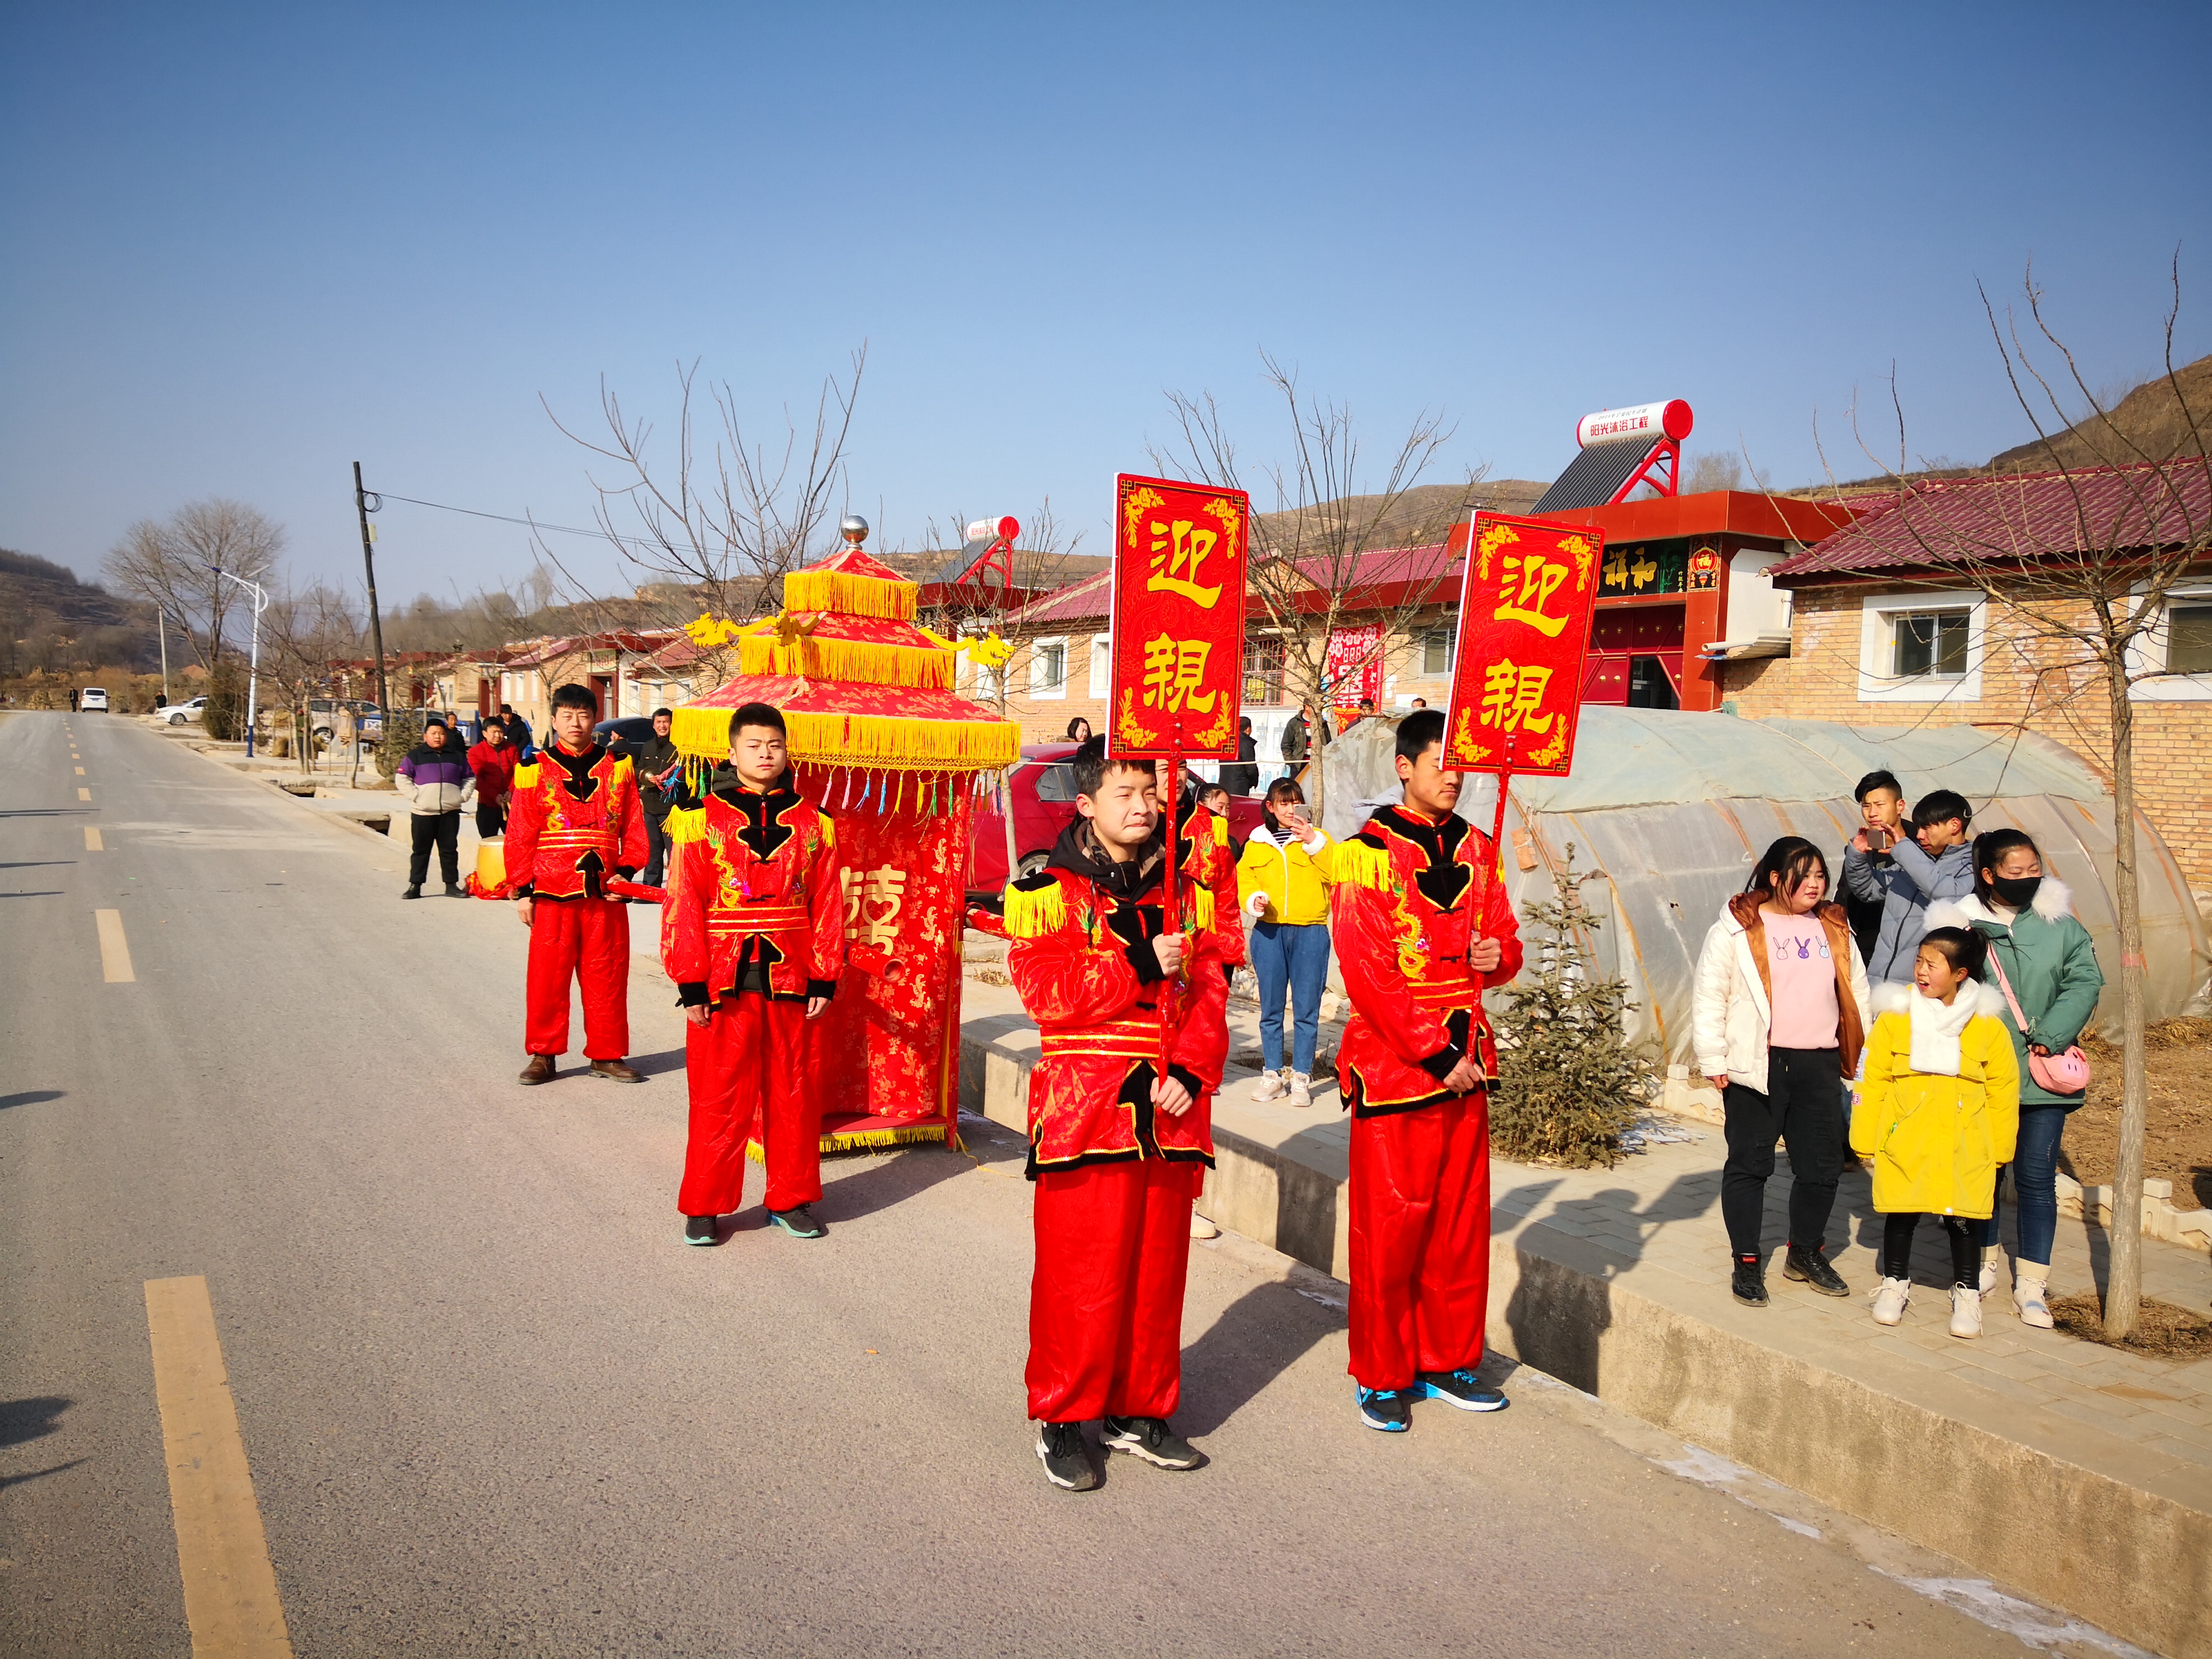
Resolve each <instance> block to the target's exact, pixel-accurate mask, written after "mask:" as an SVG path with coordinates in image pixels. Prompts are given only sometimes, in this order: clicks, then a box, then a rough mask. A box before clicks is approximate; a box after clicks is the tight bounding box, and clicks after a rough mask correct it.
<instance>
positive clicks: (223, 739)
mask: <svg viewBox="0 0 2212 1659" xmlns="http://www.w3.org/2000/svg"><path fill="white" fill-rule="evenodd" d="M200 729H201V730H202V731H203V732H206V733H207V734H208V736H210V737H211V738H214V739H215V740H216V742H217V743H237V742H240V741H241V740H243V739H244V738H245V736H246V670H245V669H244V668H242V667H240V665H239V664H238V662H237V660H236V659H234V658H231V657H217V658H216V662H215V671H214V672H213V673H211V674H210V675H209V676H208V680H207V707H206V708H204V709H203V710H201V711H200Z"/></svg>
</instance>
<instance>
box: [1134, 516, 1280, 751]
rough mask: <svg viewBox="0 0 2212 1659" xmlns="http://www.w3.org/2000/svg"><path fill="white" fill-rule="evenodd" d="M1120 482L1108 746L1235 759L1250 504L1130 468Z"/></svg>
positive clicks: (1240, 709) (1241, 689)
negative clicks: (1138, 474) (1131, 471)
mask: <svg viewBox="0 0 2212 1659" xmlns="http://www.w3.org/2000/svg"><path fill="white" fill-rule="evenodd" d="M1114 482H1115V510H1114V537H1115V540H1114V608H1113V620H1112V623H1111V624H1110V626H1111V627H1112V629H1113V641H1114V646H1113V669H1114V674H1113V688H1112V691H1111V694H1110V697H1109V702H1108V703H1107V708H1108V710H1109V715H1108V719H1107V732H1108V738H1107V744H1108V747H1109V750H1111V751H1112V752H1113V753H1114V754H1115V755H1116V756H1119V757H1125V758H1127V759H1132V760H1143V759H1147V758H1152V759H1157V758H1158V757H1162V756H1164V755H1167V754H1169V753H1170V751H1173V752H1176V753H1180V754H1182V755H1184V756H1186V757H1190V758H1193V759H1200V760H1204V759H1214V760H1235V759H1236V758H1237V716H1238V714H1240V713H1242V712H1243V695H1244V555H1245V546H1246V542H1247V539H1248V536H1249V527H1250V521H1251V517H1252V503H1251V498H1250V497H1249V496H1248V495H1245V493H1244V492H1243V490H1241V489H1208V488H1206V487H1205V486H1203V485H1200V484H1191V483H1176V482H1175V481H1174V480H1173V479H1170V478H1139V477H1133V476H1132V475H1130V474H1128V473H1127V472H1124V473H1122V474H1121V476H1120V477H1117V478H1116V479H1115V481H1114Z"/></svg>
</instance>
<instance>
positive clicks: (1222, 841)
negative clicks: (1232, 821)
mask: <svg viewBox="0 0 2212 1659" xmlns="http://www.w3.org/2000/svg"><path fill="white" fill-rule="evenodd" d="M1213 844H1214V845H1215V846H1216V847H1226V846H1228V845H1229V820H1228V819H1227V818H1225V817H1222V816H1221V814H1220V813H1218V812H1216V813H1215V814H1214V815H1213Z"/></svg>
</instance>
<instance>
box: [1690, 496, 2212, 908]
mask: <svg viewBox="0 0 2212 1659" xmlns="http://www.w3.org/2000/svg"><path fill="white" fill-rule="evenodd" d="M2166 481H2171V482H2170V483H2167V482H2166ZM2161 495H2162V496H2163V498H2164V506H2163V507H2162V508H2161V507H2160V505H2159V500H2160V496H2161ZM2146 503H2148V505H2149V507H2150V509H2151V511H2153V512H2154V513H2156V514H2157V516H2158V520H2159V522H2160V524H2161V525H2163V526H2166V527H2165V528H2164V529H2162V530H2157V531H2153V530H2148V529H2145V528H2144V527H2143V526H2144V523H2145V507H2146ZM2208 516H2212V488H2209V487H2208V479H2207V472H2206V468H2205V465H2204V463H2203V462H2202V461H2197V462H2195V463H2179V464H2176V465H2172V466H2170V467H2168V468H2166V469H2165V471H2164V477H2163V479H2161V477H2160V472H2159V471H2157V470H2156V469H2153V468H2149V467H2130V468H2106V469H2097V470H2094V471H2085V472H2076V473H2075V474H2073V475H2072V477H2071V479H2070V481H2069V477H2067V476H2065V475H2062V474H2057V473H2045V474H2033V475H2009V476H2005V477H1969V478H1950V479H1942V480H1932V481H1928V482H1925V483H1920V484H1917V485H1916V486H1914V489H1913V491H1912V493H1911V495H1910V496H1909V497H1907V498H1906V500H1905V503H1904V504H1903V505H1902V506H1899V504H1898V503H1897V501H1895V499H1894V498H1892V499H1891V500H1890V501H1889V502H1888V504H1887V506H1886V507H1881V508H1880V509H1877V510H1874V511H1870V512H1868V513H1866V514H1865V515H1864V516H1863V517H1861V518H1860V519H1858V520H1857V521H1856V522H1855V523H1853V524H1851V525H1850V526H1848V527H1847V528H1845V529H1844V530H1841V531H1839V532H1837V533H1836V534H1834V535H1832V536H1830V537H1828V538H1826V539H1825V540H1823V541H1821V542H1820V543H1819V544H1816V545H1814V546H1813V547H1811V548H1809V549H1808V550H1805V551H1803V552H1802V553H1798V554H1796V555H1795V556H1792V557H1790V558H1787V559H1784V560H1783V561H1782V562H1779V563H1777V564H1775V565H1774V566H1773V567H1772V568H1771V569H1770V570H1769V571H1768V572H1767V573H1766V574H1767V575H1768V577H1769V579H1770V580H1771V581H1772V582H1773V584H1774V586H1775V587H1776V588H1777V589H1778V590H1779V591H1781V592H1785V593H1787V594H1788V595H1789V596H1790V611H1789V623H1788V627H1789V637H1788V641H1787V643H1786V646H1785V647H1784V648H1782V649H1781V650H1780V651H1779V652H1778V653H1777V654H1772V655H1763V656H1757V657H1748V658H1741V657H1729V656H1726V655H1717V656H1716V657H1715V659H1714V661H1713V667H1714V669H1715V671H1717V673H1718V674H1719V675H1720V676H1721V678H1722V681H1723V696H1724V702H1723V708H1725V709H1727V710H1728V711H1729V712H1730V713H1734V714H1743V715H1746V716H1750V717H1753V718H1762V717H1768V716H1777V715H1779V716H1789V717H1794V718H1800V719H1808V720H1843V721H1847V722H1849V723H1850V724H1852V725H1855V726H1917V725H1920V724H1922V723H1923V722H1926V721H1929V720H1936V721H1939V722H1942V723H1945V724H1952V723H1963V724H1968V725H1973V726H1987V727H1989V728H1990V730H1991V732H1992V734H1993V740H1995V738H1996V734H2000V733H2002V732H2005V731H2008V730H2018V729H2022V728H2025V729H2026V730H2028V731H2032V732H2040V733H2043V734H2044V735H2045V736H2047V737H2050V738H2053V739H2055V740H2056V741H2057V742H2059V743H2063V744H2065V745H2066V746H2067V747H2068V748H2069V749H2072V750H2075V752H2076V753H2078V754H2080V755H2081V757H2083V758H2084V759H2086V760H2087V761H2088V762H2089V763H2091V764H2092V765H2093V766H2095V767H2097V768H2099V769H2100V770H2102V769H2108V768H2109V766H2110V764H2111V759H2110V757H2111V752H2112V751H2111V732H2112V720H2111V703H2110V700H2109V697H2108V696H2107V693H2106V686H2105V681H2104V678H2103V675H2102V672H2101V671H2100V669H2099V668H2098V667H2097V665H2095V664H2094V663H2093V662H2092V661H2090V660H2088V659H2087V653H2085V652H2084V651H2083V649H2082V648H2081V647H2080V646H2079V645H2075V644H2069V642H2067V641H2063V640H2058V639H2051V638H2045V637H2039V635H2038V634H2037V633H2036V631H2035V630H2034V629H2033V628H2032V627H2031V625H2030V624H2029V623H2028V622H2027V619H2026V618H2025V617H2023V616H2022V615H2021V613H2020V612H2019V611H2017V610H2015V609H2013V608H2012V607H2010V606H2008V605H2006V604H2004V603H2003V602H2002V599H1996V600H1993V599H1990V596H1989V595H1988V594H1987V593H1986V592H1984V591H1983V589H1982V588H1981V587H1979V586H1977V585H1975V584H1974V583H1972V581H1969V580H1966V579H1964V578H1963V577H1961V576H1960V575H1959V574H1957V571H1956V568H1955V566H1954V568H1952V569H1950V570H1948V571H1947V570H1946V569H1945V568H1943V564H1942V562H1941V561H1940V560H1938V559H1936V558H1934V557H1932V556H1931V555H1932V554H1935V553H1940V552H1941V551H1942V550H1945V549H1947V548H1956V547H1965V548H1968V549H1971V550H1973V555H1974V556H1976V557H1977V558H1987V559H1989V560H1990V561H1991V562H1993V563H1995V564H1996V567H1997V568H1999V569H2000V570H2002V569H2003V568H2006V567H2007V566H2008V565H2016V566H2018V567H2019V568H2021V585H2022V590H2023V591H2025V589H2026V586H2027V584H2028V583H2029V582H2030V581H2032V580H2033V566H2034V565H2035V564H2036V563H2038V562H2057V561H2063V560H2066V559H2068V558H2069V557H2072V556H2078V555H2080V554H2082V553H2085V552H2087V553H2093V552H2094V551H2095V549H2094V548H2084V546H2083V545H2082V544H2084V543H2085V542H2088V541H2101V542H2103V543H2104V544H2106V547H2107V548H2112V547H2124V546H2125V545H2126V544H2127V538H2129V537H2131V536H2134V535H2138V534H2140V535H2141V536H2142V538H2143V541H2144V543H2145V544H2149V543H2151V542H2156V543H2158V544H2163V545H2176V544H2185V541H2186V539H2187V538H2186V532H2185V531H2183V530H2182V529H2181V528H2179V526H2183V525H2189V526H2194V527H2195V528H2196V529H2197V532H2198V534H2199V536H2201V534H2202V530H2203V526H2204V525H2205V524H2206V522H2207V520H2208ZM2085 522H2086V523H2087V525H2088V526H2092V527H2093V529H2092V532H2091V533H2088V534H2084V533H2083V532H2082V530H2081V525H2082V524H2083V523H2085ZM2130 524H2132V525H2134V526H2136V528H2135V529H2133V530H2130V529H2128V528H2127V526H2130ZM2115 527H2118V528H2117V532H2116V529H2115ZM2000 550H2002V552H2003V553H2004V554H2005V558H2004V559H2003V560H2002V562H2000V561H1999V560H1998V558H1997V555H1998V553H1999V551H2000ZM1996 585H1997V587H1998V591H1999V593H2000V594H2001V595H2002V593H2003V592H2005V583H2004V581H2003V580H2002V578H2001V579H2000V580H1999V582H1998V583H1997V584H1996ZM2086 609H2087V607H2086V605H2076V606H2075V607H2074V608H2073V610H2072V612H2071V614H2074V615H2081V614H2086ZM2062 614H2063V613H2062ZM2135 662H2136V672H2137V673H2139V674H2142V675H2144V676H2147V677H2148V678H2142V679H2140V680H2139V681H2138V682H2137V683H2136V684H2135V685H2134V687H2133V688H2132V690H2131V695H2130V702H2131V704H2132V708H2133V724H2134V732H2135V744H2134V749H2135V778H2136V789H2137V791H2138V792H2139V799H2140V801H2141V804H2142V811H2143V813H2144V815H2145V816H2146V817H2148V818H2149V819H2150V821H2151V822H2152V823H2153V824H2154V825H2155V826H2156V827H2157V829H2158V830H2159V833H2160V835H2161V836H2164V837H2165V839H2166V844H2167V845H2168V846H2169V847H2170V848H2172V852H2173V855H2174V858H2175V859H2176V860H2177V861H2178V862H2179V864H2180V866H2181V868H2182V871H2183V872H2184V874H2185V877H2186V878H2187V879H2188V881H2189V884H2190V886H2191V890H2193V891H2194V892H2195V893H2196V895H2197V902H2198V904H2199V905H2200V906H2201V907H2207V908H2212V762H2208V761H2207V759H2206V757H2207V755H2208V754H2212V559H2208V560H2206V561H2205V562H2203V563H2202V564H2200V565H2198V566H2197V567H2195V568H2191V571H2190V572H2189V573H2188V574H2187V576H2186V577H2185V580H2183V581H2181V582H2180V584H2179V586H2177V587H2175V588H2174V589H2173V590H2172V595H2171V598H2170V600H2169V603H2168V605H2167V606H2166V614H2165V616H2164V617H2162V618H2161V620H2160V623H2159V624H2158V626H2157V627H2156V628H2155V629H2154V631H2153V632H2152V633H2151V634H2150V635H2148V638H2147V639H2146V641H2144V642H2143V643H2142V646H2141V647H2139V648H2138V649H2137V650H2136V653H2135ZM1910 783H1911V781H1910V780H1908V785H1910Z"/></svg>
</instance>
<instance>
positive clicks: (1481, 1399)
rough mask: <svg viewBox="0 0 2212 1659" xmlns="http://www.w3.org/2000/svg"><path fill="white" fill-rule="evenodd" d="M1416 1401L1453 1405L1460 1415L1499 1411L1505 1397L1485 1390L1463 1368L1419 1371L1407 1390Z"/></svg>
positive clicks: (1464, 1366)
mask: <svg viewBox="0 0 2212 1659" xmlns="http://www.w3.org/2000/svg"><path fill="white" fill-rule="evenodd" d="M1407 1392H1408V1393H1410V1394H1412V1395H1413V1397H1414V1398H1415V1399H1417V1400H1418V1399H1421V1398H1423V1397H1426V1398H1428V1399H1431V1400H1441V1401H1443V1402H1444V1404H1446V1405H1447V1406H1456V1407H1459V1408H1460V1409H1461V1410H1462V1411H1463V1412H1502V1411H1504V1409H1505V1396H1504V1395H1503V1394H1501V1393H1500V1392H1498V1390H1497V1389H1486V1388H1485V1387H1483V1386H1482V1382H1481V1379H1480V1378H1479V1377H1478V1376H1475V1374H1474V1368H1473V1367H1472V1366H1468V1365H1462V1366H1461V1367H1460V1368H1459V1370H1455V1371H1421V1372H1419V1373H1418V1374H1416V1376H1414V1378H1413V1388H1412V1389H1408V1390H1407Z"/></svg>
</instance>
